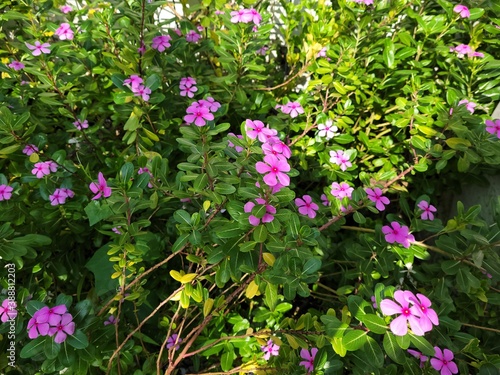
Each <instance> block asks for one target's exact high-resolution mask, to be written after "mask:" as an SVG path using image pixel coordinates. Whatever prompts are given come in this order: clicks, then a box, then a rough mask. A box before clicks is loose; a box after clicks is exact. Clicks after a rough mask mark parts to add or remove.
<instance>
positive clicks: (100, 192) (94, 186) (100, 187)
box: [89, 172, 111, 200]
mask: <svg viewBox="0 0 500 375" xmlns="http://www.w3.org/2000/svg"><path fill="white" fill-rule="evenodd" d="M97 180H98V182H97V183H96V182H92V183H91V184H90V185H89V188H90V190H91V191H92V193H94V194H95V196H94V197H93V198H92V200H94V199H99V198H101V196H103V197H104V198H108V197H109V196H110V195H111V188H110V187H108V183H107V182H106V179H105V178H104V176H103V175H102V172H99V175H98V177H97Z"/></svg>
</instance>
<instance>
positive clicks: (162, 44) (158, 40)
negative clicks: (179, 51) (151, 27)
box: [151, 35, 172, 52]
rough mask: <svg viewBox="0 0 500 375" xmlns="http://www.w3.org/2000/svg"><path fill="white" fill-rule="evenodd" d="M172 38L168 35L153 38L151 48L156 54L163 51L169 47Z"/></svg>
mask: <svg viewBox="0 0 500 375" xmlns="http://www.w3.org/2000/svg"><path fill="white" fill-rule="evenodd" d="M171 40H172V37H171V36H170V35H160V36H155V37H154V38H153V44H152V45H151V47H152V48H153V49H155V50H157V51H158V52H163V51H165V49H166V48H168V47H170V41H171Z"/></svg>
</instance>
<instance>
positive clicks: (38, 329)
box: [28, 313, 50, 340]
mask: <svg viewBox="0 0 500 375" xmlns="http://www.w3.org/2000/svg"><path fill="white" fill-rule="evenodd" d="M35 314H36V313H35ZM49 328H50V326H49V323H48V322H47V321H44V322H41V321H37V318H36V317H35V316H33V317H32V318H31V319H30V320H29V321H28V337H29V338H30V339H32V340H33V339H36V338H37V337H38V336H47V335H48V334H49Z"/></svg>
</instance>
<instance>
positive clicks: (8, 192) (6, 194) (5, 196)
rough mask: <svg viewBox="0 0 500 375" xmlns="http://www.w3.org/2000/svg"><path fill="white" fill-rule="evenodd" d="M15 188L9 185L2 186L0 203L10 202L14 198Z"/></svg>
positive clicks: (0, 187)
mask: <svg viewBox="0 0 500 375" xmlns="http://www.w3.org/2000/svg"><path fill="white" fill-rule="evenodd" d="M12 190H14V188H13V187H12V186H9V185H4V184H2V185H0V201H8V200H9V199H10V198H11V197H12Z"/></svg>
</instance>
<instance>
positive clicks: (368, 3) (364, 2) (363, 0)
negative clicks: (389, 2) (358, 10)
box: [353, 0, 373, 5]
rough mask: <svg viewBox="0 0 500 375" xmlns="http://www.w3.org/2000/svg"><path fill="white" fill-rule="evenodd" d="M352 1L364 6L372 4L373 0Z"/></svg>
mask: <svg viewBox="0 0 500 375" xmlns="http://www.w3.org/2000/svg"><path fill="white" fill-rule="evenodd" d="M353 1H354V2H355V3H358V4H365V5H372V4H373V0H353Z"/></svg>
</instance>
